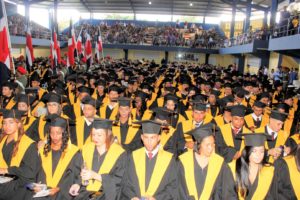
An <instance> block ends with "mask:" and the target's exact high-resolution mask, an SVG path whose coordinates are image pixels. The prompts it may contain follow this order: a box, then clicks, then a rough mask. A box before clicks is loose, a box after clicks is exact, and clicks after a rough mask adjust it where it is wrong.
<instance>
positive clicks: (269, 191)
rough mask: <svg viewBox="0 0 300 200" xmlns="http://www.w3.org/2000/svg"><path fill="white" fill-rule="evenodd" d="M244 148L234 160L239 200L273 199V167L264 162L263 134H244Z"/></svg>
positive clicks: (264, 136) (264, 139) (264, 137)
mask: <svg viewBox="0 0 300 200" xmlns="http://www.w3.org/2000/svg"><path fill="white" fill-rule="evenodd" d="M244 138H245V148H244V149H243V151H242V154H241V157H240V158H238V159H237V160H236V166H235V170H233V171H234V172H235V179H236V190H237V192H238V194H239V198H240V199H275V198H276V196H277V194H276V187H277V186H276V177H275V176H274V167H273V166H271V165H270V164H268V163H267V162H266V150H265V146H264V145H265V141H266V135H265V134H264V133H255V134H250V133H249V134H244Z"/></svg>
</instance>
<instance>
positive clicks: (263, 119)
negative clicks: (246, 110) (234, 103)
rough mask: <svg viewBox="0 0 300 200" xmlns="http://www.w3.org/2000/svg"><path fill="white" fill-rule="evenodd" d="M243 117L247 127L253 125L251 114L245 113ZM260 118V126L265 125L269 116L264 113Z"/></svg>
mask: <svg viewBox="0 0 300 200" xmlns="http://www.w3.org/2000/svg"><path fill="white" fill-rule="evenodd" d="M244 119H245V122H246V123H247V126H248V127H254V119H253V117H252V115H251V114H249V115H246V116H245V118H244ZM261 120H262V121H261V124H260V127H262V126H266V125H267V124H268V123H269V117H267V116H265V115H263V116H262V118H261ZM257 128H259V127H257Z"/></svg>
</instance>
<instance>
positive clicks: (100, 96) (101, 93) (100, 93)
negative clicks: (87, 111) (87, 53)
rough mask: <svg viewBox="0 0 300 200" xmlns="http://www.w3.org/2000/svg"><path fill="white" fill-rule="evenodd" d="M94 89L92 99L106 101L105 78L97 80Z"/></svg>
mask: <svg viewBox="0 0 300 200" xmlns="http://www.w3.org/2000/svg"><path fill="white" fill-rule="evenodd" d="M95 86H96V89H95V91H94V93H93V95H92V97H93V98H94V99H97V100H98V101H100V102H101V103H107V102H108V97H107V95H106V81H105V80H102V79H100V80H98V81H96V83H95Z"/></svg>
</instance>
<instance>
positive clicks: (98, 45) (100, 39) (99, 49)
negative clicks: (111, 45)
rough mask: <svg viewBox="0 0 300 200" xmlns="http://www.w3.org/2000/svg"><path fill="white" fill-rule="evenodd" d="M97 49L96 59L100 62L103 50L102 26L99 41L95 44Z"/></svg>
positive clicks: (98, 36)
mask: <svg viewBox="0 0 300 200" xmlns="http://www.w3.org/2000/svg"><path fill="white" fill-rule="evenodd" d="M95 51H96V60H97V61H98V62H100V54H101V53H102V51H103V45H102V38H101V32H100V28H99V29H98V35H97V41H96V44H95Z"/></svg>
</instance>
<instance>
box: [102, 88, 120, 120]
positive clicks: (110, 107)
mask: <svg viewBox="0 0 300 200" xmlns="http://www.w3.org/2000/svg"><path fill="white" fill-rule="evenodd" d="M119 96H120V88H119V86H117V85H111V86H109V87H108V99H109V102H107V103H104V104H102V106H101V107H100V117H101V118H103V119H113V118H115V116H116V115H117V113H118V99H119Z"/></svg>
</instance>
